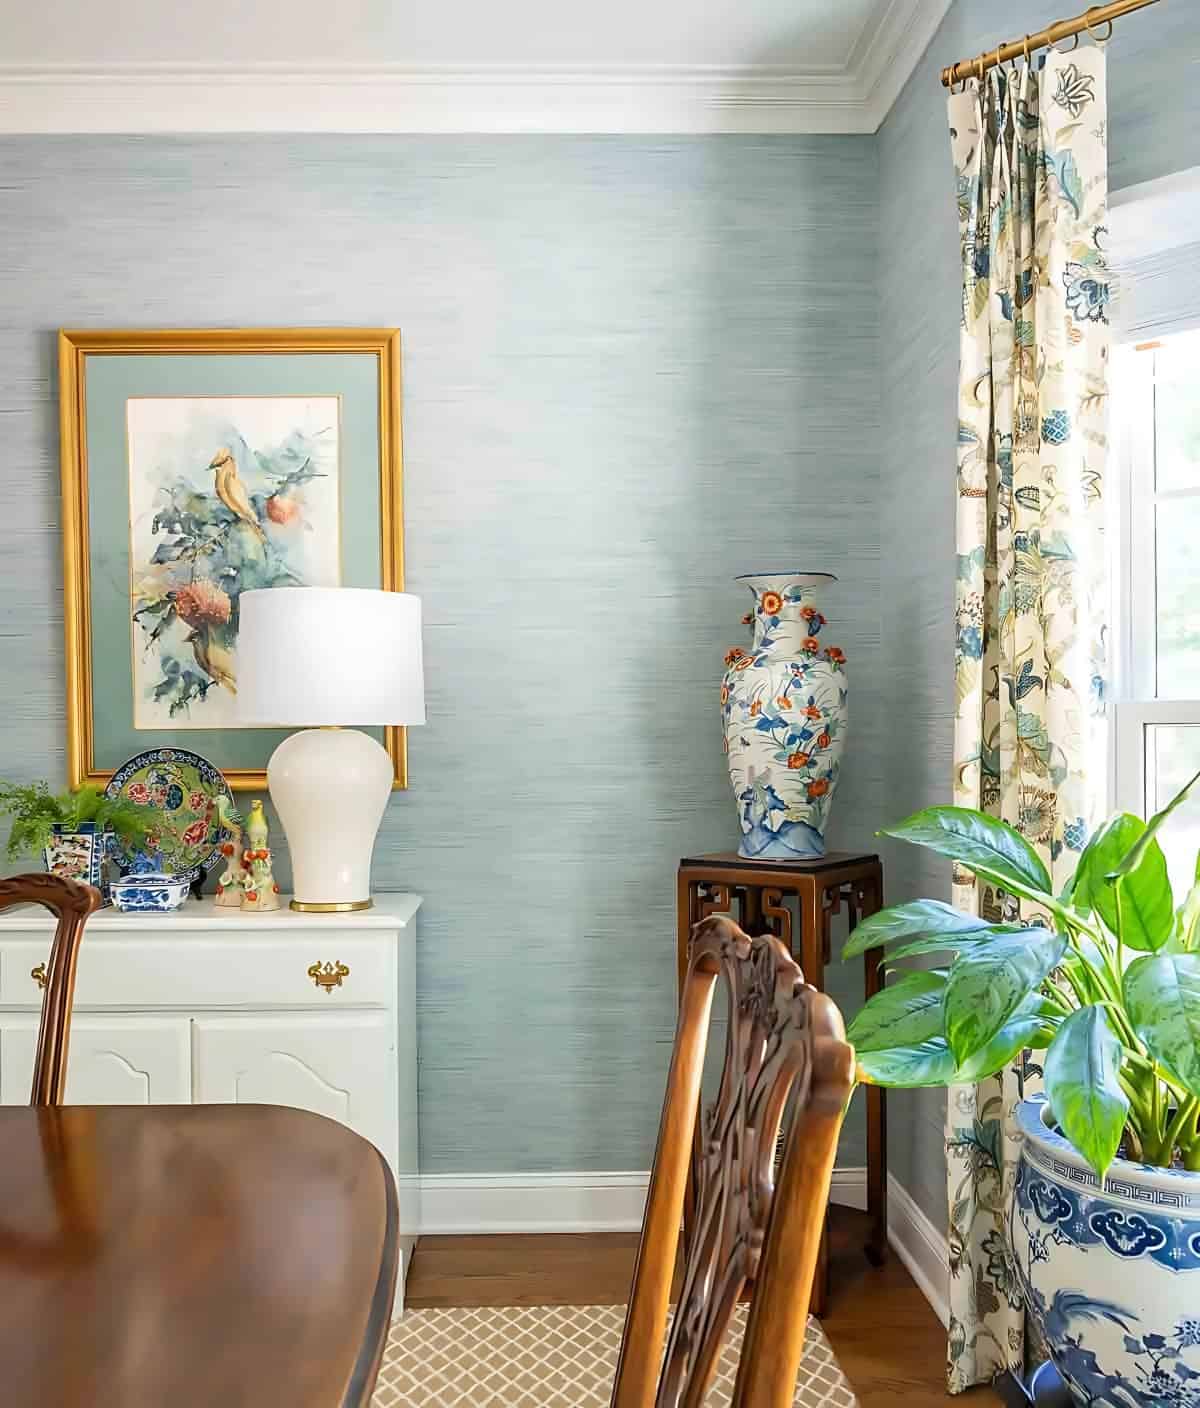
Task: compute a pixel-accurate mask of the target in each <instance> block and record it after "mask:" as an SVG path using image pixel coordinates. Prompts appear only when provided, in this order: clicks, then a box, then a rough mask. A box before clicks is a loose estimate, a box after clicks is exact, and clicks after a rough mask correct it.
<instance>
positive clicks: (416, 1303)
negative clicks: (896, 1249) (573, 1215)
mask: <svg viewBox="0 0 1200 1408" xmlns="http://www.w3.org/2000/svg"><path fill="white" fill-rule="evenodd" d="M865 1236H866V1217H865V1215H864V1214H862V1213H856V1212H852V1211H850V1210H849V1209H847V1208H834V1209H833V1217H832V1244H831V1257H832V1270H831V1281H830V1285H831V1288H832V1293H831V1301H832V1304H831V1307H830V1312H829V1314H828V1315H827V1316H826V1318H825V1320H824V1321H823V1324H824V1326H825V1332H826V1334H827V1335H828V1336H829V1339H830V1341H831V1343H832V1344H833V1347H834V1350H835V1352H836V1353H837V1357H838V1359H839V1360H840V1361H841V1365H842V1368H843V1369H844V1370H845V1371H846V1376H847V1378H848V1379H849V1380H850V1382H851V1384H853V1386H854V1391H855V1393H856V1394H857V1395H858V1400H859V1404H860V1405H861V1408H885V1405H887V1408H944V1405H948V1404H958V1405H960V1408H993V1405H996V1404H998V1403H999V1402H1000V1399H999V1398H998V1397H997V1396H996V1395H995V1394H993V1393H991V1392H990V1391H989V1390H987V1389H980V1390H976V1391H975V1392H974V1393H972V1394H970V1395H969V1396H967V1397H966V1398H951V1397H950V1396H949V1394H947V1393H946V1389H945V1362H946V1332H945V1330H944V1329H943V1328H942V1325H941V1322H940V1321H939V1320H938V1318H937V1316H936V1315H934V1313H933V1311H932V1310H931V1309H930V1308H929V1304H928V1302H927V1301H926V1300H925V1298H924V1296H922V1294H921V1292H920V1291H919V1290H917V1288H916V1286H915V1285H914V1284H913V1281H912V1278H911V1277H910V1276H909V1274H908V1272H907V1271H906V1270H905V1269H904V1267H903V1266H902V1265H901V1264H900V1262H899V1261H898V1260H897V1259H896V1257H895V1256H894V1255H893V1256H892V1257H891V1258H889V1261H888V1264H887V1265H886V1266H885V1267H883V1269H882V1270H878V1271H877V1270H875V1269H874V1268H873V1267H871V1266H869V1265H868V1264H867V1261H866V1259H865V1257H864V1256H863V1255H862V1251H861V1247H862V1242H863V1239H864V1237H865ZM637 1243H638V1238H637V1234H636V1233H635V1232H612V1233H590V1234H587V1235H583V1236H503V1237H422V1238H421V1240H420V1242H419V1243H418V1245H417V1250H416V1254H415V1256H414V1258H413V1263H412V1268H411V1270H410V1271H409V1276H408V1290H407V1294H406V1297H405V1300H406V1304H407V1305H409V1306H410V1307H412V1308H413V1309H416V1308H418V1307H420V1306H454V1305H464V1306H466V1305H621V1304H623V1303H624V1301H625V1298H626V1295H627V1294H628V1291H629V1282H630V1278H631V1277H632V1275H633V1260H634V1256H635V1254H636V1252H637Z"/></svg>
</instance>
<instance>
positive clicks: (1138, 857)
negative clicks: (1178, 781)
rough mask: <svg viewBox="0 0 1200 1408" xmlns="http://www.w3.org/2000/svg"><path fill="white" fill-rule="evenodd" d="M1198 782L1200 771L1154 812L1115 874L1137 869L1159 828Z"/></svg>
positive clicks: (1199, 780)
mask: <svg viewBox="0 0 1200 1408" xmlns="http://www.w3.org/2000/svg"><path fill="white" fill-rule="evenodd" d="M1197 782H1200V772H1198V773H1196V775H1195V776H1194V777H1193V778H1192V779H1191V780H1190V781H1189V782H1185V783H1184V785H1183V787H1182V788H1180V790H1179V791H1178V792H1176V794H1175V795H1174V797H1172V798H1171V800H1170V801H1169V802H1168V803H1167V805H1166V806H1165V807H1164V808H1163V809H1162V811H1160V812H1155V813H1154V815H1153V816H1152V817H1151V818H1150V821H1149V823H1148V825H1147V826H1146V829H1145V831H1143V832H1142V834H1141V836H1140V837H1139V838H1138V840H1137V841H1136V842H1135V843H1134V845H1133V847H1132V848H1131V849H1130V851H1129V853H1128V854H1127V855H1126V856H1125V857H1124V858H1123V859H1122V860H1121V862H1120V864H1119V865H1117V867H1116V868H1115V872H1114V873H1115V874H1117V875H1128V874H1129V873H1130V872H1131V871H1134V870H1136V869H1137V868H1138V866H1139V865H1141V863H1142V856H1143V854H1144V853H1145V852H1146V851H1147V850H1148V849H1149V847H1150V843H1151V842H1152V841H1153V840H1154V838H1155V836H1156V835H1157V834H1158V832H1159V829H1160V828H1161V827H1162V825H1163V824H1164V822H1166V820H1167V818H1168V817H1169V816H1170V815H1171V813H1172V812H1173V811H1174V810H1175V808H1176V807H1178V806H1180V805H1181V804H1182V803H1183V802H1185V801H1186V800H1187V797H1188V794H1189V793H1190V792H1191V790H1192V788H1193V787H1195V785H1196V783H1197Z"/></svg>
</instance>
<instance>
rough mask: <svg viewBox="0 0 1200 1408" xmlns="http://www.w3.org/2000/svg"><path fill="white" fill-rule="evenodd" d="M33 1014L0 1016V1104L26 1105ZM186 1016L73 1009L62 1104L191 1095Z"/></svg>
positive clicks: (183, 1099)
mask: <svg viewBox="0 0 1200 1408" xmlns="http://www.w3.org/2000/svg"><path fill="white" fill-rule="evenodd" d="M37 1035H38V1019H37V1017H35V1016H32V1015H28V1014H25V1013H5V1014H4V1015H3V1016H0V1102H3V1103H4V1104H5V1105H26V1104H28V1103H29V1088H30V1085H31V1083H32V1080H33V1058H34V1054H35V1053H36V1051H37ZM190 1038H191V1029H190V1024H189V1023H188V1020H187V1018H186V1017H136V1016H135V1017H121V1016H116V1017H102V1016H92V1015H81V1014H78V1013H77V1014H76V1015H75V1016H74V1017H73V1018H72V1021H71V1037H70V1045H69V1046H68V1048H67V1094H66V1100H67V1104H69V1105H152V1104H153V1105H186V1104H188V1103H189V1102H190V1101H191V1098H192V1088H191V1087H192V1081H191V1050H190V1047H191V1040H190Z"/></svg>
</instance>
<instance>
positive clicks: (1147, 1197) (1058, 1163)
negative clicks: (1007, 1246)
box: [1022, 1095, 1200, 1217]
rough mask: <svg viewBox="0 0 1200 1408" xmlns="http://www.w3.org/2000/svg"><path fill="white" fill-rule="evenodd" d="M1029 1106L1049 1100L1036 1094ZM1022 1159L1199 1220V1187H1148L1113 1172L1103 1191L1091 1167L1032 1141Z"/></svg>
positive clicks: (1052, 1139) (1048, 1138) (1058, 1140)
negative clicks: (1175, 1210)
mask: <svg viewBox="0 0 1200 1408" xmlns="http://www.w3.org/2000/svg"><path fill="white" fill-rule="evenodd" d="M1029 1104H1030V1105H1031V1106H1033V1105H1037V1106H1038V1107H1039V1108H1040V1107H1044V1106H1045V1104H1046V1097H1045V1096H1044V1095H1035V1096H1033V1097H1032V1098H1031V1099H1030V1101H1029ZM1040 1133H1041V1136H1042V1139H1043V1141H1044V1142H1045V1143H1046V1144H1052V1145H1058V1146H1061V1147H1062V1148H1063V1149H1064V1150H1069V1149H1070V1147H1071V1146H1070V1145H1069V1144H1068V1143H1067V1141H1066V1140H1065V1139H1064V1138H1063V1137H1062V1136H1061V1135H1060V1134H1056V1133H1055V1132H1054V1131H1053V1130H1051V1129H1048V1128H1044V1127H1043V1128H1042V1129H1041V1131H1040ZM1022 1157H1023V1158H1025V1159H1027V1160H1028V1161H1029V1162H1030V1163H1033V1164H1036V1165H1037V1166H1038V1167H1039V1168H1040V1169H1042V1170H1043V1171H1044V1172H1046V1173H1048V1174H1050V1175H1052V1176H1053V1177H1054V1178H1056V1179H1059V1180H1061V1181H1063V1182H1066V1183H1074V1184H1078V1186H1079V1187H1081V1188H1095V1189H1097V1190H1098V1191H1101V1192H1103V1194H1104V1196H1105V1197H1106V1198H1127V1199H1128V1200H1129V1201H1130V1202H1131V1203H1139V1204H1142V1205H1144V1206H1149V1207H1160V1208H1178V1209H1179V1211H1180V1212H1185V1213H1188V1214H1191V1215H1193V1216H1195V1217H1200V1188H1198V1189H1197V1191H1196V1192H1194V1193H1190V1192H1187V1191H1185V1189H1184V1188H1160V1187H1147V1186H1145V1185H1144V1184H1139V1183H1133V1182H1130V1181H1129V1180H1128V1179H1124V1178H1121V1177H1120V1176H1119V1175H1118V1174H1115V1173H1110V1174H1109V1175H1108V1177H1107V1178H1105V1180H1104V1188H1103V1189H1102V1190H1101V1189H1100V1181H1099V1179H1098V1178H1097V1177H1096V1175H1095V1174H1094V1173H1093V1172H1092V1170H1091V1169H1090V1168H1085V1167H1081V1166H1080V1165H1079V1164H1078V1163H1076V1162H1073V1161H1071V1160H1068V1159H1056V1158H1055V1157H1054V1156H1053V1154H1048V1153H1047V1152H1046V1151H1045V1149H1044V1148H1042V1147H1040V1146H1039V1145H1038V1144H1035V1143H1033V1142H1032V1140H1030V1141H1028V1142H1027V1143H1026V1145H1025V1148H1024V1150H1023V1154H1022ZM1132 1167H1134V1168H1136V1169H1139V1170H1141V1171H1142V1172H1143V1173H1148V1174H1150V1175H1152V1176H1154V1175H1161V1174H1162V1172H1163V1171H1162V1169H1160V1168H1155V1167H1153V1166H1152V1165H1151V1164H1133V1165H1132ZM1184 1181H1185V1180H1184V1179H1182V1178H1180V1179H1179V1182H1180V1183H1183V1182H1184ZM1189 1181H1190V1180H1189Z"/></svg>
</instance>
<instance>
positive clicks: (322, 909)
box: [290, 899, 375, 914]
mask: <svg viewBox="0 0 1200 1408" xmlns="http://www.w3.org/2000/svg"><path fill="white" fill-rule="evenodd" d="M374 903H375V901H374V900H369V899H367V900H337V901H334V902H331V903H329V904H324V903H321V902H320V901H317V900H292V902H291V905H290V908H292V909H297V910H299V911H300V913H301V914H349V913H351V912H352V911H355V910H360V909H370V908H371V907H372V905H373V904H374Z"/></svg>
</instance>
